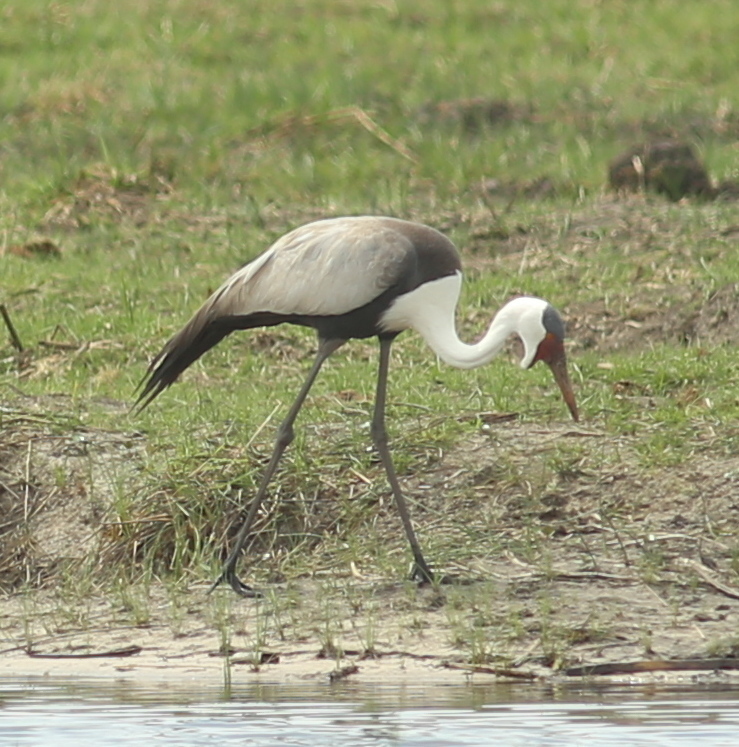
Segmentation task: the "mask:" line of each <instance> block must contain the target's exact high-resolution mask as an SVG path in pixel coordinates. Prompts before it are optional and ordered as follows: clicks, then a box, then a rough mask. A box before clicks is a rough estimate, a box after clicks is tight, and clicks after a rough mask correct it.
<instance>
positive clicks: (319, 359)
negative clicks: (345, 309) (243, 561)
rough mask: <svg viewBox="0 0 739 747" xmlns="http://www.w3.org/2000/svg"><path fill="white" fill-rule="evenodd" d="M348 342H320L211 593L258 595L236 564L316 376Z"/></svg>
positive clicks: (290, 439) (211, 588) (282, 424)
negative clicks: (224, 589)
mask: <svg viewBox="0 0 739 747" xmlns="http://www.w3.org/2000/svg"><path fill="white" fill-rule="evenodd" d="M344 342H346V340H320V341H319V343H318V352H317V353H316V358H315V360H314V361H313V366H312V367H311V370H310V372H309V373H308V376H307V377H306V379H305V381H304V382H303V386H302V387H301V388H300V391H299V392H298V396H297V397H296V398H295V402H293V404H292V407H291V408H290V410H289V411H288V413H287V415H286V416H285V419H284V420H283V421H282V423H280V427H279V428H278V429H277V437H276V438H275V445H274V448H273V450H272V457H271V459H270V460H269V464H268V465H267V469H265V470H264V474H263V475H262V481H261V483H260V484H259V489H258V490H257V494H256V496H255V497H254V500H253V501H252V502H251V505H250V506H249V512H248V513H247V515H246V518H245V519H244V523H243V524H242V525H241V528H240V529H239V533H238V534H237V535H236V543H235V544H234V546H233V549H232V550H231V553H230V554H229V556H228V558H227V559H226V563H225V564H224V566H223V571H222V572H221V575H220V576H218V578H217V579H216V580H215V582H214V583H213V585H212V586H211V587H210V589H208V593H209V594H210V592H211V591H213V589H215V588H216V586H218V584H220V583H221V582H222V581H227V582H228V584H229V586H230V587H231V588H232V589H233V590H234V591H235V592H236V593H237V594H239V595H240V596H242V597H254V596H258V592H256V591H255V590H254V589H252V588H251V587H250V586H247V585H246V584H245V583H244V582H243V581H242V580H241V579H240V578H239V577H238V576H237V575H236V562H237V561H238V559H239V555H240V554H241V551H242V550H243V548H244V545H245V544H246V538H247V537H248V536H249V530H250V529H251V525H252V524H253V523H254V519H256V517H257V511H258V510H259V506H260V505H261V503H262V500H263V498H264V496H265V494H266V493H267V486H268V485H269V483H270V480H271V479H272V476H273V475H274V473H275V471H276V469H277V465H278V464H279V462H280V458H281V457H282V454H283V453H284V451H285V449H286V448H287V447H288V446H289V445H290V444H291V443H292V440H293V438H294V432H293V423H294V422H295V418H297V416H298V413H299V412H300V408H301V407H302V406H303V402H305V398H306V397H307V396H308V392H309V391H310V388H311V387H312V386H313V382H314V381H315V380H316V376H318V372H319V371H320V370H321V366H322V365H323V363H324V361H325V360H326V358H328V357H329V356H330V355H331V353H333V352H334V351H335V350H337V349H338V348H340V347H341V346H342V345H343V344H344Z"/></svg>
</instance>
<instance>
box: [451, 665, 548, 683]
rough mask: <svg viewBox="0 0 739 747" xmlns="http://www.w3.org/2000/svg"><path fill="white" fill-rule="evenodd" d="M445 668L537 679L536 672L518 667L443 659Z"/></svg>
mask: <svg viewBox="0 0 739 747" xmlns="http://www.w3.org/2000/svg"><path fill="white" fill-rule="evenodd" d="M444 667H446V669H461V670H462V671H464V672H469V673H470V674H494V675H495V676H496V677H509V678H512V679H517V680H538V679H539V675H538V674H536V672H526V671H521V670H519V669H508V668H507V667H488V666H483V665H480V664H458V663H457V662H454V661H445V662H444Z"/></svg>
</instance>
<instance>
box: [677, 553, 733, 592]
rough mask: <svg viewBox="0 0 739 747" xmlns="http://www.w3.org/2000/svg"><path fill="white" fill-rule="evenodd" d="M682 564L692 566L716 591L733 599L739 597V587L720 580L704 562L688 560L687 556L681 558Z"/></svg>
mask: <svg viewBox="0 0 739 747" xmlns="http://www.w3.org/2000/svg"><path fill="white" fill-rule="evenodd" d="M680 564H681V565H683V566H686V567H688V568H692V569H693V570H694V571H695V572H696V573H697V574H698V575H699V576H700V577H701V578H702V579H703V580H704V581H705V582H706V583H707V584H708V585H709V586H712V587H713V588H714V589H716V591H720V592H721V593H722V594H725V595H726V596H727V597H731V598H732V599H739V589H736V588H734V587H733V586H728V585H727V584H725V583H723V582H721V581H719V580H718V579H717V578H716V577H715V576H714V574H712V573H711V571H710V570H708V568H706V566H704V565H703V563H699V562H698V561H697V560H687V559H685V558H682V559H680Z"/></svg>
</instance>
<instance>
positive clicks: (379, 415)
mask: <svg viewBox="0 0 739 747" xmlns="http://www.w3.org/2000/svg"><path fill="white" fill-rule="evenodd" d="M391 345H392V339H380V368H379V370H378V373H377V393H376V395H375V413H374V416H373V418H372V440H373V441H374V443H375V448H376V449H377V452H378V453H379V455H380V459H381V461H382V465H383V467H385V472H386V473H387V479H388V482H389V483H390V487H391V489H392V491H393V495H394V496H395V503H396V504H397V506H398V512H399V513H400V519H401V521H402V522H403V529H405V536H406V537H408V542H410V545H411V551H412V552H413V578H417V579H419V580H420V581H426V582H429V583H430V582H432V581H433V580H434V574H433V573H432V571H431V569H430V568H429V566H428V563H427V562H426V559H425V558H424V557H423V553H422V552H421V545H419V544H418V537H416V533H415V531H414V530H413V523H412V522H411V515H410V512H409V511H408V504H407V503H406V501H405V497H404V496H403V492H402V491H401V489H400V483H398V476H397V475H396V473H395V467H394V466H393V460H392V457H391V456H390V449H389V448H388V440H387V431H386V430H385V395H386V392H387V373H388V366H389V364H390V346H391Z"/></svg>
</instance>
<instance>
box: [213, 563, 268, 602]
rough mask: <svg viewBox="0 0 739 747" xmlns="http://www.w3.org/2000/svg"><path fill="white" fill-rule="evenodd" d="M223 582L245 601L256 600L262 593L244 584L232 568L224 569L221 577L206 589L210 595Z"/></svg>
mask: <svg viewBox="0 0 739 747" xmlns="http://www.w3.org/2000/svg"><path fill="white" fill-rule="evenodd" d="M224 581H227V582H228V585H229V586H230V587H231V588H232V589H233V590H234V591H235V592H236V593H237V594H238V595H239V596H240V597H244V598H246V599H258V598H259V597H261V596H262V592H261V591H259V590H258V589H254V588H252V587H251V586H249V585H248V584H245V583H244V582H243V581H242V580H241V579H240V578H239V577H238V576H237V575H236V571H234V570H233V568H228V567H227V568H224V569H223V571H222V573H221V575H220V576H218V578H217V579H216V580H215V581H214V582H213V584H212V585H211V587H210V588H209V589H208V594H210V593H211V592H212V591H213V590H214V589H215V588H216V587H217V586H219V585H220V584H222V583H223V582H224Z"/></svg>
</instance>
